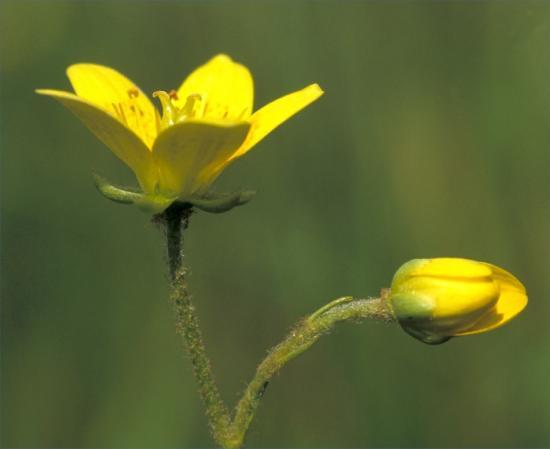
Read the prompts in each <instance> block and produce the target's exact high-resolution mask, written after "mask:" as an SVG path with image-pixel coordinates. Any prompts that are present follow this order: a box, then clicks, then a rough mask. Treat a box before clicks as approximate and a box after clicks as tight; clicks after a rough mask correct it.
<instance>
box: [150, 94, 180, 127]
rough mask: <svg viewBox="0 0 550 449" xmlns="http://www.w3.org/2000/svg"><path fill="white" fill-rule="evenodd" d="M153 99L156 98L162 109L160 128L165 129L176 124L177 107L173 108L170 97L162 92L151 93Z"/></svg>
mask: <svg viewBox="0 0 550 449" xmlns="http://www.w3.org/2000/svg"><path fill="white" fill-rule="evenodd" d="M153 97H155V98H158V99H159V101H160V104H161V107H162V118H161V121H160V124H161V128H166V127H168V126H171V125H173V124H174V123H175V122H176V118H177V115H178V110H177V107H176V106H174V104H173V103H172V100H171V98H170V95H169V94H168V93H167V92H165V91H164V90H157V91H155V92H153Z"/></svg>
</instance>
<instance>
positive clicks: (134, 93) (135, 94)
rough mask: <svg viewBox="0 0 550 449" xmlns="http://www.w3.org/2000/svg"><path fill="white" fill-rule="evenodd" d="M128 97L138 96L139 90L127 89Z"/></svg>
mask: <svg viewBox="0 0 550 449" xmlns="http://www.w3.org/2000/svg"><path fill="white" fill-rule="evenodd" d="M128 97H130V98H137V97H139V90H137V89H136V88H132V89H128Z"/></svg>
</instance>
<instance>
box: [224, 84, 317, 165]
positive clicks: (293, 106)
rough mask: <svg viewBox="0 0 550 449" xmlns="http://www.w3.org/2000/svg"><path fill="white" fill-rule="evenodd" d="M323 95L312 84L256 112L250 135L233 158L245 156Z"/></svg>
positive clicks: (252, 118) (252, 119)
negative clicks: (278, 127) (282, 124)
mask: <svg viewBox="0 0 550 449" xmlns="http://www.w3.org/2000/svg"><path fill="white" fill-rule="evenodd" d="M321 95H323V91H322V89H321V88H320V87H319V85H318V84H311V85H310V86H308V87H306V88H304V89H302V90H299V91H297V92H294V93H291V94H288V95H285V96H284V97H281V98H279V99H277V100H275V101H273V102H271V103H269V104H267V105H265V106H264V107H263V108H261V109H259V110H258V111H256V112H255V113H254V114H253V115H252V117H250V122H251V123H252V128H251V130H250V134H249V136H248V138H247V139H246V142H245V143H244V144H243V146H242V147H241V148H239V150H238V151H237V152H236V153H235V154H234V155H233V158H236V157H239V156H242V155H243V154H245V153H246V152H247V151H248V150H250V149H251V148H252V147H253V146H254V145H256V144H257V143H258V142H259V141H260V140H262V139H263V138H264V137H265V136H267V135H268V134H269V133H270V132H271V131H273V130H274V129H275V128H276V127H277V126H279V125H280V124H281V123H283V122H285V121H286V120H288V119H289V118H290V117H292V116H293V115H294V114H296V113H298V112H299V111H301V110H302V109H303V108H305V107H306V106H307V105H309V104H310V103H312V102H314V101H315V100H317V98H319V97H320V96H321Z"/></svg>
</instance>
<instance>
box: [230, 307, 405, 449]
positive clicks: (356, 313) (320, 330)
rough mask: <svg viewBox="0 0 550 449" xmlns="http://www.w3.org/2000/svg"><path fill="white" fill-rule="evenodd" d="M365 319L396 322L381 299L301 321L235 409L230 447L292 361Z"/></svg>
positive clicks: (240, 440) (323, 311)
mask: <svg viewBox="0 0 550 449" xmlns="http://www.w3.org/2000/svg"><path fill="white" fill-rule="evenodd" d="M365 319H370V320H378V321H386V322H393V321H394V318H393V315H392V313H391V311H390V310H389V308H388V306H387V303H386V300H385V298H384V297H382V298H373V299H353V298H351V297H346V298H341V299H337V300H335V301H333V302H331V303H329V304H327V305H326V306H324V307H322V308H321V309H319V310H318V311H317V312H314V313H313V314H312V315H310V316H309V317H308V318H306V319H304V320H302V321H301V322H299V323H298V325H297V326H296V327H295V328H294V329H293V330H292V331H291V332H290V333H289V334H288V335H287V337H286V338H285V339H284V340H283V341H282V342H281V343H279V344H278V345H277V346H275V347H274V348H273V349H271V351H269V354H268V355H267V357H266V358H265V359H264V360H263V361H262V363H260V365H259V366H258V368H257V370H256V374H255V376H254V378H253V379H252V381H251V382H250V383H249V385H248V387H247V388H246V390H245V392H244V394H243V396H242V398H241V400H240V401H239V402H238V404H237V406H236V407H235V416H234V418H233V422H232V424H231V432H230V434H231V441H230V443H231V444H230V446H229V447H233V448H238V447H240V446H241V445H242V444H243V442H244V438H245V436H246V432H247V430H248V427H249V426H250V423H251V421H252V419H253V417H254V414H255V412H256V409H257V408H258V406H259V404H260V401H261V399H262V396H263V394H264V392H265V390H266V388H267V386H268V384H269V381H270V380H271V378H272V377H273V376H274V375H275V374H276V373H277V372H278V371H279V370H280V369H281V368H282V367H283V366H285V365H286V364H287V363H288V362H289V361H290V360H292V359H293V358H295V357H297V356H298V355H300V354H301V353H302V352H304V351H306V350H307V349H309V347H310V346H312V345H313V344H314V343H315V342H316V341H317V340H318V339H319V338H321V336H323V335H324V334H326V333H327V332H329V331H330V330H331V329H332V328H333V327H334V326H335V325H336V324H338V323H340V322H342V321H350V320H353V321H358V322H360V321H362V320H365Z"/></svg>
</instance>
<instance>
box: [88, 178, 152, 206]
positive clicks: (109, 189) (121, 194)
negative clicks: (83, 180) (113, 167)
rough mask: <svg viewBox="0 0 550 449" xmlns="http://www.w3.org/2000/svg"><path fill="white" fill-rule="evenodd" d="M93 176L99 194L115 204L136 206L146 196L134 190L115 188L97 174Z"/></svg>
mask: <svg viewBox="0 0 550 449" xmlns="http://www.w3.org/2000/svg"><path fill="white" fill-rule="evenodd" d="M92 176H93V178H94V184H95V186H96V188H97V190H99V193H101V194H102V195H103V196H104V197H105V198H107V199H109V200H111V201H114V202H115V203H121V204H135V203H136V202H138V201H139V200H140V199H142V198H143V196H144V195H143V193H140V192H137V191H136V190H134V189H131V188H122V187H119V186H115V185H113V184H111V183H110V182H109V181H107V180H106V179H105V178H104V177H103V176H100V175H98V174H97V173H92Z"/></svg>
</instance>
